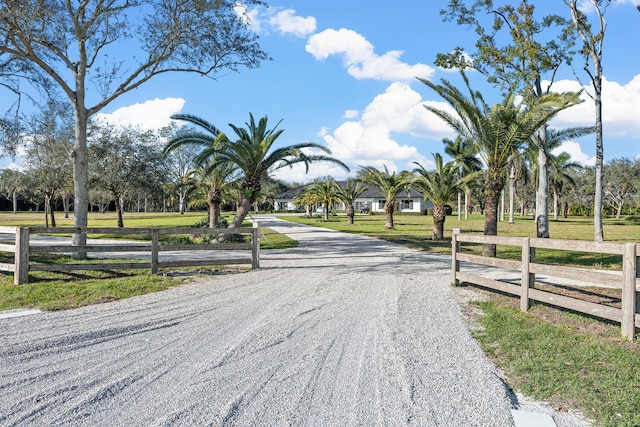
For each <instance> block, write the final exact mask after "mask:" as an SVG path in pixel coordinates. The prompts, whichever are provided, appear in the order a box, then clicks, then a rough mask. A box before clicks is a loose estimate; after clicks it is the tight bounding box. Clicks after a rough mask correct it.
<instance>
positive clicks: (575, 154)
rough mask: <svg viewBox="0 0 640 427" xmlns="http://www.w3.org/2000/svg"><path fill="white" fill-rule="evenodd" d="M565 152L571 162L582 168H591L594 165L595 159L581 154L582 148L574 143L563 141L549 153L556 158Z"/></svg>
mask: <svg viewBox="0 0 640 427" xmlns="http://www.w3.org/2000/svg"><path fill="white" fill-rule="evenodd" d="M563 151H564V152H566V153H568V154H569V155H570V156H571V160H572V161H574V162H578V163H580V164H582V165H584V166H593V165H595V164H596V158H595V156H594V157H589V156H587V155H586V154H585V153H583V152H582V147H581V146H580V144H578V143H577V142H575V141H565V142H563V143H562V144H561V145H560V146H559V147H558V148H555V149H554V150H552V151H551V154H553V155H555V156H557V155H558V154H560V153H562V152H563Z"/></svg>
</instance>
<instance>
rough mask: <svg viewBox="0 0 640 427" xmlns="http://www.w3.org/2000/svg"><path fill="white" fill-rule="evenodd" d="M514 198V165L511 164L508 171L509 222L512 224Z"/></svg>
mask: <svg viewBox="0 0 640 427" xmlns="http://www.w3.org/2000/svg"><path fill="white" fill-rule="evenodd" d="M515 198H516V167H515V165H511V170H510V171H509V224H513V223H514V221H513V209H514V204H515Z"/></svg>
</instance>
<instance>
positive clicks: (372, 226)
mask: <svg viewBox="0 0 640 427" xmlns="http://www.w3.org/2000/svg"><path fill="white" fill-rule="evenodd" d="M286 219H287V220H290V221H295V222H298V223H301V224H307V225H314V226H318V227H325V228H330V229H332V230H338V231H344V232H347V233H355V234H362V235H366V236H371V237H376V238H379V239H383V240H387V241H390V242H395V243H399V244H402V245H405V246H408V247H411V248H414V249H419V250H424V251H427V252H432V253H439V254H446V255H451V235H452V234H453V228H459V229H460V232H461V233H483V230H484V217H483V216H481V215H471V216H469V218H468V219H462V220H458V218H457V216H449V217H448V218H447V220H446V222H445V239H444V240H440V241H438V240H432V238H431V236H432V235H433V219H432V217H431V216H430V215H422V216H421V215H402V214H396V215H394V224H395V228H394V229H392V230H385V229H384V215H382V214H377V215H356V218H355V224H353V225H349V224H347V221H346V218H345V216H344V215H343V214H338V215H336V216H331V217H329V221H324V219H322V218H321V217H317V216H316V217H312V218H308V217H304V216H295V217H286ZM549 233H550V235H551V237H552V238H554V239H577V240H593V219H592V218H585V217H570V218H567V219H565V218H562V219H558V220H557V221H555V220H551V221H550V223H549ZM498 234H499V235H500V236H514V237H535V235H536V229H535V222H534V221H533V219H532V218H531V217H516V218H515V222H514V224H509V223H507V222H499V223H498ZM604 235H605V239H606V240H608V241H619V242H637V241H640V220H638V218H621V219H619V220H616V219H605V221H604ZM465 247H466V248H469V249H470V250H472V251H475V252H480V250H481V246H480V245H467V244H465ZM498 256H499V257H501V258H510V259H520V257H521V254H520V248H516V247H508V246H498ZM536 257H537V259H538V260H539V261H541V262H547V263H557V264H569V265H576V266H584V267H598V268H604V269H607V268H609V269H620V268H621V262H622V258H621V257H620V256H612V255H605V254H603V255H598V254H596V255H593V254H585V253H578V252H566V251H565V252H563V251H554V250H538V252H537V253H536Z"/></svg>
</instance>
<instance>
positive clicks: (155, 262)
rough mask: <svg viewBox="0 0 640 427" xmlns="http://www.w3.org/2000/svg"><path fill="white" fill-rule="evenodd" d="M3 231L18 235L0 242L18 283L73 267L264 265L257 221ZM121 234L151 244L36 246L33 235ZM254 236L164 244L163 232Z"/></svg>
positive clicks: (3, 267)
mask: <svg viewBox="0 0 640 427" xmlns="http://www.w3.org/2000/svg"><path fill="white" fill-rule="evenodd" d="M0 233H4V234H9V235H14V236H15V237H14V239H13V244H12V243H3V244H0V252H10V253H13V254H14V262H13V263H12V264H11V263H0V271H7V272H13V273H14V278H13V281H14V283H15V284H16V285H21V284H23V283H27V281H28V278H29V272H30V271H72V270H118V269H147V268H149V269H151V272H152V273H153V274H156V273H157V272H158V270H159V269H160V268H165V267H185V266H204V265H232V264H250V265H251V268H259V267H260V227H259V225H258V223H254V224H253V227H239V228H81V229H79V228H73V227H55V228H53V227H0ZM74 233H84V234H119V235H150V236H151V243H150V244H149V243H146V244H145V242H140V244H130V243H127V244H99V243H98V244H90V245H85V246H73V245H71V244H55V243H52V244H41V245H38V246H35V245H33V244H31V243H30V237H31V236H32V235H35V234H47V235H51V234H54V235H55V234H65V235H69V234H74ZM167 234H172V235H185V234H188V235H194V234H196V235H203V234H225V235H236V234H239V235H250V236H251V242H250V243H215V244H183V245H180V244H177V245H176V244H167V245H164V244H161V243H160V236H162V235H167ZM230 250H233V251H247V252H248V255H247V256H242V257H235V258H232V257H226V258H216V259H205V260H203V259H192V258H189V255H185V257H183V258H182V259H180V260H174V261H160V260H159V253H160V252H175V251H188V253H189V254H193V251H230ZM90 252H96V253H100V252H102V253H105V252H109V253H127V252H136V253H137V252H140V253H142V254H145V253H147V254H149V253H150V255H151V256H150V258H151V260H150V261H148V262H147V261H135V262H119V263H115V262H96V263H68V264H42V263H32V262H30V255H31V254H35V253H90Z"/></svg>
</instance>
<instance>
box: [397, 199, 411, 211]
mask: <svg viewBox="0 0 640 427" xmlns="http://www.w3.org/2000/svg"><path fill="white" fill-rule="evenodd" d="M400 210H401V211H404V210H410V211H412V210H413V200H400Z"/></svg>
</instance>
